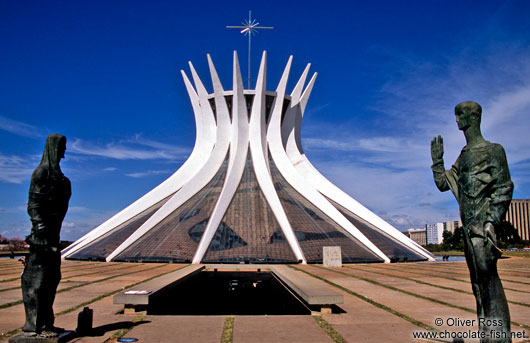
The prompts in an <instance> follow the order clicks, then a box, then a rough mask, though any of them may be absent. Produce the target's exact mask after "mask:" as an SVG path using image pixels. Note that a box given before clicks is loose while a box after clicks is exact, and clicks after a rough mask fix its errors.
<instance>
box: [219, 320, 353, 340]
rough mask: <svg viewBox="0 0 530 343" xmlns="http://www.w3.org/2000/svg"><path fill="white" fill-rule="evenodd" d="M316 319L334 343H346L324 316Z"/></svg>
mask: <svg viewBox="0 0 530 343" xmlns="http://www.w3.org/2000/svg"><path fill="white" fill-rule="evenodd" d="M314 318H315V320H316V322H317V323H318V325H320V327H321V328H322V330H324V332H325V333H327V334H328V336H329V337H331V339H332V340H333V342H335V343H346V340H345V339H344V338H343V337H342V336H341V335H340V333H338V332H337V331H335V329H334V328H333V326H331V324H330V323H328V322H327V321H326V320H325V319H324V318H322V316H314ZM221 343H222V342H221Z"/></svg>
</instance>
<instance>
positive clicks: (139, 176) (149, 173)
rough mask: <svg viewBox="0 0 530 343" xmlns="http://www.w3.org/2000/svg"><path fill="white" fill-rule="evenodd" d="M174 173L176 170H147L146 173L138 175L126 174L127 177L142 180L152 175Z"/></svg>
mask: <svg viewBox="0 0 530 343" xmlns="http://www.w3.org/2000/svg"><path fill="white" fill-rule="evenodd" d="M172 172H174V170H169V169H164V170H147V171H145V172H138V173H128V174H125V175H126V176H129V177H133V178H141V177H146V176H151V175H159V174H169V173H172Z"/></svg>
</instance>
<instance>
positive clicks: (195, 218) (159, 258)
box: [115, 156, 228, 262]
mask: <svg viewBox="0 0 530 343" xmlns="http://www.w3.org/2000/svg"><path fill="white" fill-rule="evenodd" d="M227 167H228V156H227V157H226V158H225V160H224V162H223V164H222V166H221V168H220V169H219V171H218V172H217V174H216V175H215V176H214V177H213V179H212V180H211V181H210V182H209V183H208V185H206V186H205V187H204V188H203V189H202V190H201V191H199V192H198V193H197V194H195V195H194V196H193V197H192V198H191V199H189V200H188V201H186V202H185V203H184V204H183V205H182V206H180V207H179V208H178V209H176V210H175V211H173V213H171V214H170V215H169V216H167V217H166V218H164V219H163V220H162V221H161V222H160V223H158V224H157V225H155V226H154V227H153V228H152V229H151V230H149V231H148V232H147V233H146V234H145V235H143V236H142V237H140V238H139V239H138V240H137V241H136V242H134V243H133V244H132V245H131V246H129V247H128V248H127V249H125V250H124V251H123V252H122V253H121V254H119V255H118V256H116V258H115V260H116V261H150V262H191V260H192V259H193V255H194V254H195V251H196V250H197V246H198V244H199V241H200V239H201V237H202V233H203V232H204V227H205V226H206V223H207V222H208V219H209V218H210V214H211V213H212V211H213V208H214V206H215V203H216V202H217V199H218V198H219V194H220V193H221V189H222V187H223V184H224V179H225V176H226V170H227Z"/></svg>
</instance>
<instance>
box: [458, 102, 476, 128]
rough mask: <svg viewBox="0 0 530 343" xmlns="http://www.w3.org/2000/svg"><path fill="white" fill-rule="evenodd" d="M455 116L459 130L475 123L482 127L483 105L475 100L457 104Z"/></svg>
mask: <svg viewBox="0 0 530 343" xmlns="http://www.w3.org/2000/svg"><path fill="white" fill-rule="evenodd" d="M455 116H456V123H457V124H458V129H459V130H462V131H465V130H466V129H467V128H469V127H470V126H473V125H476V126H477V127H480V119H481V117H482V107H480V105H479V104H478V103H476V102H474V101H464V102H461V103H459V104H458V105H456V106H455Z"/></svg>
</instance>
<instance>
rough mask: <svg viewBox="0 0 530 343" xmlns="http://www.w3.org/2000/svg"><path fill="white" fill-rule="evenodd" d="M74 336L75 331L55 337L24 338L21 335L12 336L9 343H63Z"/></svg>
mask: <svg viewBox="0 0 530 343" xmlns="http://www.w3.org/2000/svg"><path fill="white" fill-rule="evenodd" d="M74 336H75V331H65V332H62V333H60V334H59V336H57V337H39V336H34V337H31V336H25V335H24V334H23V333H21V334H19V335H16V336H13V337H11V338H10V339H9V343H65V342H68V341H69V340H70V339H72V338H73V337H74Z"/></svg>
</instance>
